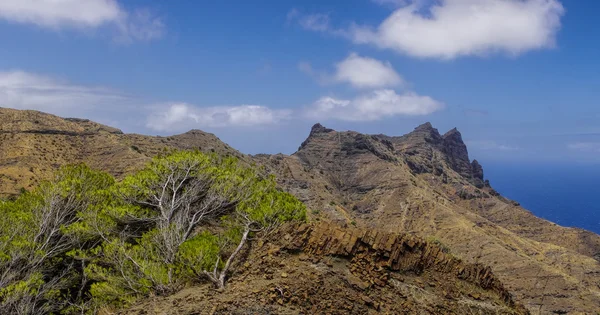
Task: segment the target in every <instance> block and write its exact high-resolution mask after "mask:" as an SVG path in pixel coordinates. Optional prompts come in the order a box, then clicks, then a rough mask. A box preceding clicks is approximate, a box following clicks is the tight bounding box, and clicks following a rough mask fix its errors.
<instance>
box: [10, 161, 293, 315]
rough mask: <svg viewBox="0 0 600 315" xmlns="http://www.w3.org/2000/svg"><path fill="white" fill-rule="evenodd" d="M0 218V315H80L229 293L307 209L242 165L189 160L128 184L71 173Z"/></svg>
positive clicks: (72, 169)
mask: <svg viewBox="0 0 600 315" xmlns="http://www.w3.org/2000/svg"><path fill="white" fill-rule="evenodd" d="M0 216H2V220H0V314H48V313H63V314H72V313H80V314H81V313H94V312H95V311H97V310H98V309H100V308H119V307H123V306H126V305H128V304H130V303H133V302H134V301H136V300H137V299H139V298H141V297H144V296H147V295H149V294H150V293H152V294H159V295H166V294H170V293H173V292H174V291H175V290H178V289H180V288H181V286H182V285H183V284H185V283H187V282H198V281H207V280H208V281H211V282H212V283H214V285H215V286H216V287H217V288H223V287H224V286H225V283H226V280H227V277H228V276H230V275H231V272H232V270H233V268H232V266H234V265H235V263H236V262H237V261H238V258H239V257H240V256H241V255H240V252H241V251H242V249H243V248H244V246H245V245H246V244H247V243H248V242H249V241H250V240H251V239H253V238H254V237H256V236H260V235H262V234H264V233H268V232H269V231H271V230H273V229H275V228H276V227H277V226H278V225H279V224H281V223H282V222H285V221H289V220H304V219H305V208H304V205H303V204H302V203H301V202H300V201H298V200H297V199H296V198H294V197H293V196H291V195H289V194H287V193H285V192H282V191H280V190H279V189H277V187H276V185H275V180H274V178H273V177H265V176H262V175H261V174H260V173H259V172H257V170H256V169H255V168H253V167H249V166H247V165H244V164H242V163H240V162H239V161H238V160H237V159H235V158H231V157H220V156H217V155H206V154H203V153H200V152H192V151H181V152H175V153H173V154H171V155H168V156H163V157H158V158H155V159H153V160H152V162H150V163H149V164H148V165H147V166H146V168H144V169H142V170H141V171H139V172H137V173H135V174H133V175H131V176H128V177H126V178H125V179H124V180H122V181H121V182H116V181H115V180H114V178H113V177H112V176H110V175H108V174H106V173H102V172H96V171H93V170H91V169H89V168H88V167H86V166H84V165H77V166H69V167H65V168H63V169H62V170H61V171H60V172H59V173H58V175H57V176H56V178H54V179H53V181H51V182H46V183H43V184H42V185H40V186H39V187H38V188H36V189H35V190H33V191H31V192H24V193H23V194H22V195H21V196H19V197H18V198H16V199H15V200H13V201H2V202H0Z"/></svg>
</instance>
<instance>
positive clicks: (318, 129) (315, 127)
mask: <svg viewBox="0 0 600 315" xmlns="http://www.w3.org/2000/svg"><path fill="white" fill-rule="evenodd" d="M332 131H335V130H333V129H330V128H326V127H325V126H323V125H321V124H320V123H316V124H314V125H313V126H312V128H310V135H311V136H312V135H314V134H317V133H329V132H332Z"/></svg>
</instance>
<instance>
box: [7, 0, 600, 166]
mask: <svg viewBox="0 0 600 315" xmlns="http://www.w3.org/2000/svg"><path fill="white" fill-rule="evenodd" d="M599 9H600V2H598V1H594V0H578V1H569V2H566V1H559V0H440V1H427V0H352V1H333V0H322V1H284V0H277V1H275V0H273V1H266V0H265V1H252V2H251V1H227V0H224V1H212V2H208V1H168V2H167V1H152V2H151V1H140V0H135V1H133V0H130V1H124V0H53V1H50V0H37V1H34V0H3V1H1V2H0V38H2V39H3V44H2V46H1V47H0V106H3V107H12V108H20V109H37V110H42V111H45V112H50V113H54V114H57V115H61V116H69V117H70V116H77V117H85V118H90V119H94V120H96V121H99V122H102V123H106V124H110V125H113V126H116V127H119V128H121V129H123V130H124V131H126V132H136V133H143V134H151V135H156V134H160V135H169V134H176V133H181V132H185V131H187V130H189V129H192V128H195V129H202V130H205V131H209V132H213V133H215V134H216V135H217V136H219V137H220V138H221V139H223V140H224V141H226V142H227V143H229V144H231V145H232V146H234V147H236V148H238V149H240V150H241V151H243V152H246V153H259V152H267V153H276V152H284V153H293V152H294V151H295V150H296V149H297V147H298V145H299V144H300V143H301V142H302V140H303V139H304V138H305V137H306V136H307V134H308V131H309V128H310V126H311V125H312V124H314V123H316V122H321V123H322V124H324V125H326V126H328V127H331V128H335V129H338V130H349V129H350V130H357V131H360V132H365V133H385V134H388V135H401V134H404V133H406V132H409V131H410V130H412V129H413V128H414V127H416V126H417V125H418V124H420V123H423V122H425V121H431V122H432V123H433V124H434V126H436V127H437V128H438V129H439V130H440V132H442V133H443V132H445V131H446V130H449V129H451V128H452V127H458V129H459V130H460V131H461V132H462V133H463V138H464V139H465V141H466V142H467V144H468V146H469V150H470V152H471V157H474V158H478V159H480V160H484V161H486V160H489V161H492V160H494V161H531V160H547V161H559V162H565V161H569V162H573V161H575V162H582V163H589V162H595V163H600V158H599V156H600V123H599V122H600V107H599V106H598V99H600V95H599V94H600V89H598V87H599V86H600V63H599V62H598V56H600V42H598V41H597V40H596V39H595V37H594V35H595V34H594V30H596V29H598V27H599V26H600V25H598V22H597V19H596V17H595V14H596V12H598V10H599Z"/></svg>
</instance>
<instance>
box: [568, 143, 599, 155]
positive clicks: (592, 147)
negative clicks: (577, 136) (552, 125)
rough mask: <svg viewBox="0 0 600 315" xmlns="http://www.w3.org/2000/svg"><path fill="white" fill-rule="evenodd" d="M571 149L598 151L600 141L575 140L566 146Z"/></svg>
mask: <svg viewBox="0 0 600 315" xmlns="http://www.w3.org/2000/svg"><path fill="white" fill-rule="evenodd" d="M567 147H568V148H569V149H571V150H576V151H582V152H598V153H600V142H575V143H571V144H569V145H568V146H567Z"/></svg>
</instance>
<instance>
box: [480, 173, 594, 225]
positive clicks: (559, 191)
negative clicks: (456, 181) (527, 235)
mask: <svg viewBox="0 0 600 315" xmlns="http://www.w3.org/2000/svg"><path fill="white" fill-rule="evenodd" d="M483 168H484V173H485V177H486V178H487V179H489V180H490V183H491V185H492V187H493V188H494V189H496V190H497V191H498V192H499V193H501V194H502V195H503V196H505V197H507V198H509V199H512V200H515V201H517V202H519V203H521V205H522V206H523V207H524V208H525V209H528V210H529V211H531V212H533V213H534V214H535V215H536V216H538V217H542V218H544V219H547V220H549V221H552V222H555V223H557V224H559V225H562V226H569V227H579V228H583V229H586V230H589V231H592V232H595V233H598V234H600V184H599V182H598V181H599V180H600V165H581V164H576V165H566V164H532V163H523V164H515V163H497V162H496V163H487V164H483Z"/></svg>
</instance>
